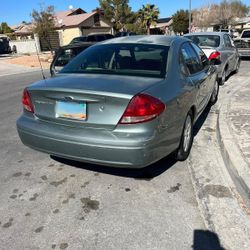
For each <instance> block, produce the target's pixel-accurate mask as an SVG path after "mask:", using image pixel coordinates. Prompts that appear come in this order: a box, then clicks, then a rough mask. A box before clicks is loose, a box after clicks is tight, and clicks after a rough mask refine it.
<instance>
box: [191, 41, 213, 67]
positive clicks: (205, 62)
mask: <svg viewBox="0 0 250 250" xmlns="http://www.w3.org/2000/svg"><path fill="white" fill-rule="evenodd" d="M191 44H192V46H193V48H194V50H195V51H196V53H197V54H198V55H199V57H200V61H201V63H202V66H203V68H206V67H207V66H208V65H209V61H208V59H207V56H206V54H205V53H204V52H203V50H202V49H201V48H199V47H198V46H197V45H196V44H194V43H191Z"/></svg>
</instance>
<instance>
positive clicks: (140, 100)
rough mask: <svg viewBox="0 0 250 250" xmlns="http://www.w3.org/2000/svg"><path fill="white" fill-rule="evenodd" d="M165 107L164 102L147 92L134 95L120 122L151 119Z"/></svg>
mask: <svg viewBox="0 0 250 250" xmlns="http://www.w3.org/2000/svg"><path fill="white" fill-rule="evenodd" d="M164 109H165V105H164V103H162V102H161V101H160V100H159V99H157V98H155V97H152V96H150V95H147V94H139V95H136V96H134V97H133V98H132V99H131V101H130V102H129V104H128V106H127V108H126V110H125V112H124V114H123V116H122V118H121V119H120V122H119V123H120V124H134V123H142V122H146V121H150V120H152V119H154V118H155V117H157V116H159V115H160V114H161V113H162V112H163V111H164Z"/></svg>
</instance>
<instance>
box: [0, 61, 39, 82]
mask: <svg viewBox="0 0 250 250" xmlns="http://www.w3.org/2000/svg"><path fill="white" fill-rule="evenodd" d="M5 59H6V58H4V59H3V60H5ZM39 70H40V69H39V68H31V67H25V66H21V65H12V64H7V63H5V62H3V61H2V58H0V77H2V76H8V75H13V74H20V73H27V72H34V71H39ZM1 81H2V79H0V82H1Z"/></svg>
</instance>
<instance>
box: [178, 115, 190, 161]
mask: <svg viewBox="0 0 250 250" xmlns="http://www.w3.org/2000/svg"><path fill="white" fill-rule="evenodd" d="M193 139H194V132H193V115H192V112H191V111H189V112H188V114H187V117H186V119H185V123H184V126H183V131H182V136H181V141H180V145H179V148H178V149H177V151H176V156H175V159H176V160H178V161H185V160H186V159H187V158H188V156H189V153H190V150H191V148H192V144H193Z"/></svg>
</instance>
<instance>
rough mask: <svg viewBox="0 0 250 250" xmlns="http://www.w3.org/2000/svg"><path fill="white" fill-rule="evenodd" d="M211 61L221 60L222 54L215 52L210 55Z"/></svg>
mask: <svg viewBox="0 0 250 250" xmlns="http://www.w3.org/2000/svg"><path fill="white" fill-rule="evenodd" d="M208 59H209V60H212V59H220V52H218V51H214V52H212V53H211V54H210V56H209V58H208Z"/></svg>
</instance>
